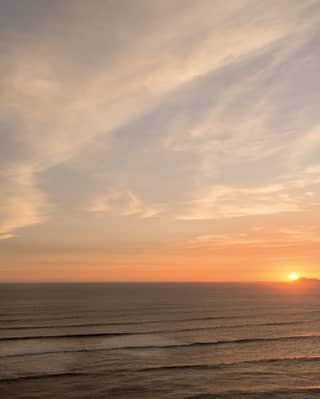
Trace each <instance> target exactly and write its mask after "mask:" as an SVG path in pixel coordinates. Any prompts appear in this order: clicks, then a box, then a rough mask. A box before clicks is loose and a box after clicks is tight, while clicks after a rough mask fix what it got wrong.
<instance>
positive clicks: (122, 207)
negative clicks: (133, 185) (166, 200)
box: [87, 191, 161, 218]
mask: <svg viewBox="0 0 320 399" xmlns="http://www.w3.org/2000/svg"><path fill="white" fill-rule="evenodd" d="M87 210H88V211H89V212H103V213H108V214H111V215H118V216H133V215H134V216H138V217H141V218H151V217H153V216H156V215H158V214H159V213H160V212H161V208H160V207H156V206H148V205H146V204H145V203H144V202H143V201H142V200H141V199H140V198H139V197H138V196H137V195H136V194H134V193H133V192H131V191H125V192H124V191H112V192H108V193H106V194H103V195H98V196H97V197H96V198H95V199H94V200H93V201H92V203H91V205H90V206H89V207H88V208H87Z"/></svg>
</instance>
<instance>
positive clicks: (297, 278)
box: [290, 273, 299, 281]
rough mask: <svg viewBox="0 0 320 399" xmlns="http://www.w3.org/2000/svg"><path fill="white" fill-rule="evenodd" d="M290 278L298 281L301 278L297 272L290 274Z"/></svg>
mask: <svg viewBox="0 0 320 399" xmlns="http://www.w3.org/2000/svg"><path fill="white" fill-rule="evenodd" d="M290 280H291V281H297V280H299V275H298V274H296V273H293V274H290Z"/></svg>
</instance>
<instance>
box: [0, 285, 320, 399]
mask: <svg viewBox="0 0 320 399" xmlns="http://www.w3.org/2000/svg"><path fill="white" fill-rule="evenodd" d="M0 398H1V399H16V398H23V399H29V398H30V399H31V398H32V399H35V398H41V399H47V398H50V399H51V398H52V399H53V398H60V399H71V398H83V399H84V398H86V399H98V398H99V399H104V398H112V399H120V398H121V399H133V398H134V399H144V398H148V399H149V398H150V399H158V398H161V399H162V398H164V399H169V398H170V399H182V398H183V399H200V398H208V399H210V398H225V399H226V398H228V399H229V398H230V399H237V398H248V399H251V398H252V399H253V398H259V399H260V398H261V399H262V398H279V399H284V398H288V399H294V398H297V399H302V398H306V399H310V398H320V284H311V283H308V284H302V283H301V284H300V283H291V284H290V283H288V284H280V283H279V284H222V283H221V284H217V283H213V284H173V283H172V284H165V283H163V284H142V283H141V284H140V283H139V284H122V283H121V284H2V285H0Z"/></svg>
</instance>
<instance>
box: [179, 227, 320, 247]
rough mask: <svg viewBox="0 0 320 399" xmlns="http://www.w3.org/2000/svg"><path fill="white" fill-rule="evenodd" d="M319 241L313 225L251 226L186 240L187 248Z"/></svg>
mask: <svg viewBox="0 0 320 399" xmlns="http://www.w3.org/2000/svg"><path fill="white" fill-rule="evenodd" d="M319 242H320V231H319V229H318V228H316V227H313V226H298V227H297V228H273V229H268V228H263V227H260V228H253V229H251V230H249V231H247V232H242V233H231V234H207V235H200V236H197V237H195V238H193V239H191V240H189V241H188V242H187V247H188V248H189V249H202V250H204V249H217V248H231V247H233V248H255V249H259V248H260V249H261V248H269V249H271V248H284V247H297V246H304V245H306V244H308V245H313V244H318V243H319Z"/></svg>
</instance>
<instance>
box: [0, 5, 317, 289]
mask: <svg viewBox="0 0 320 399" xmlns="http://www.w3.org/2000/svg"><path fill="white" fill-rule="evenodd" d="M319 35H320V2H319V0H304V1H301V0H269V1H267V2H266V1H260V0H230V1H225V0H223V1H222V0H199V1H190V0H164V1H161V2H160V1H149V0H133V1H131V0H117V1H109V0H103V1H102V0H91V1H86V0H69V1H65V0H56V1H52V0H28V1H19V0H0V46H1V47H0V61H1V62H0V281H3V282H9V281H23V282H27V281H81V282H84V281H262V280H274V281H277V280H286V279H287V276H288V275H289V274H290V273H301V274H302V275H307V276H315V277H317V276H318V277H320V274H319V266H320V212H319V211H320V109H319V107H320V105H319V104H320V74H319V70H320V46H319Z"/></svg>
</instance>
